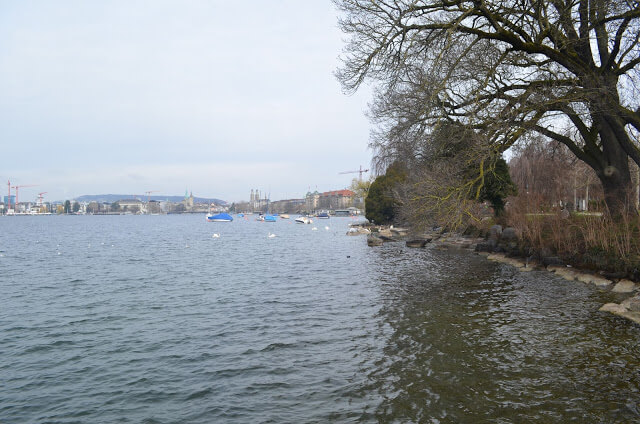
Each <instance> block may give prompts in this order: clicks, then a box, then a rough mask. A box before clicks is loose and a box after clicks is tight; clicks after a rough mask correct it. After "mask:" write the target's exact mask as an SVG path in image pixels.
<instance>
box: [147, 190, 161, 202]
mask: <svg viewBox="0 0 640 424" xmlns="http://www.w3.org/2000/svg"><path fill="white" fill-rule="evenodd" d="M158 191H159V190H149V191H145V192H144V194H146V195H147V203H149V200H150V194H151V193H157V192H158Z"/></svg>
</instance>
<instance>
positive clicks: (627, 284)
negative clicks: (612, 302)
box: [611, 280, 638, 293]
mask: <svg viewBox="0 0 640 424" xmlns="http://www.w3.org/2000/svg"><path fill="white" fill-rule="evenodd" d="M637 288H638V286H636V284H635V283H634V282H633V281H631V280H620V281H618V283H617V284H616V285H615V286H614V287H613V289H611V291H612V292H614V293H631V292H633V291H635V290H636V289H637Z"/></svg>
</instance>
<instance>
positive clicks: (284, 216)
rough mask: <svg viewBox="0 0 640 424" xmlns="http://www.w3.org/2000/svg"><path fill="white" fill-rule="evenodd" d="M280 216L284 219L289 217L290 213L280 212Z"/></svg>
mask: <svg viewBox="0 0 640 424" xmlns="http://www.w3.org/2000/svg"><path fill="white" fill-rule="evenodd" d="M280 218H282V219H289V215H288V214H286V213H281V214H280Z"/></svg>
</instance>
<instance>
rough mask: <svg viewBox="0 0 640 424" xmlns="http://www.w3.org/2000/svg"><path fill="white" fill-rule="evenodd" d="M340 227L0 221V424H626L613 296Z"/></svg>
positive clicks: (635, 331) (620, 326) (635, 334)
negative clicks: (370, 240) (610, 308)
mask: <svg viewBox="0 0 640 424" xmlns="http://www.w3.org/2000/svg"><path fill="white" fill-rule="evenodd" d="M350 222H351V220H350V218H331V219H329V220H317V221H316V222H315V223H314V224H313V225H302V224H295V223H293V220H279V221H278V222H276V223H260V222H256V221H255V220H252V219H247V220H244V219H238V218H237V219H236V220H235V221H234V222H232V223H207V222H205V219H204V215H169V216H49V217H44V216H43V217H0V255H1V256H0V272H1V275H0V293H1V296H0V422H1V423H127V422H129V423H261V422H264V423H303V422H305V423H313V422H317V423H325V422H339V423H342V422H399V423H406V422H427V423H431V422H432V423H481V422H485V423H496V422H497V423H520V422H528V423H549V422H576V423H585V422H588V423H596V422H603V423H614V422H615V423H628V422H640V409H639V406H638V405H639V404H640V391H639V390H640V327H639V326H637V325H634V324H630V323H628V322H626V321H624V320H621V319H620V318H617V317H614V316H612V315H609V314H605V313H601V312H598V308H599V307H600V306H601V305H602V304H603V303H605V302H608V301H612V300H619V298H617V297H615V295H613V294H611V293H607V292H601V291H598V290H597V289H596V288H594V287H591V286H587V285H583V284H581V283H577V282H568V281H565V280H562V279H560V278H557V277H555V276H554V275H552V274H549V273H546V272H538V271H534V272H531V273H520V272H518V271H517V270H515V269H513V268H510V267H509V266H506V265H502V264H496V263H492V262H489V261H487V260H486V259H484V258H482V257H479V256H476V255H474V254H473V253H470V252H466V251H465V252H460V251H445V250H439V249H435V248H432V247H431V248H426V249H408V248H406V247H404V246H403V245H402V244H399V243H398V244H386V245H384V246H382V247H376V248H370V247H367V245H366V242H365V239H364V238H363V237H361V236H360V237H348V236H346V235H345V233H346V231H347V228H348V224H349V223H350ZM314 226H315V227H316V228H317V230H316V231H313V230H312V228H313V227H314ZM325 226H327V227H329V228H328V229H325ZM214 233H217V234H220V237H218V238H214V237H212V235H213V234H214ZM269 233H274V234H275V235H276V236H275V237H272V238H269V237H268V234H269Z"/></svg>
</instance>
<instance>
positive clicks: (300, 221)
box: [295, 216, 313, 224]
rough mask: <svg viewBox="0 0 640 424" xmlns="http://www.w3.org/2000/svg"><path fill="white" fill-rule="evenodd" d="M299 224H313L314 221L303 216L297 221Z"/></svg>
mask: <svg viewBox="0 0 640 424" xmlns="http://www.w3.org/2000/svg"><path fill="white" fill-rule="evenodd" d="M295 221H296V222H297V223H298V224H312V223H313V220H312V219H311V218H309V217H307V216H301V217H298V218H296V219H295Z"/></svg>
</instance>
